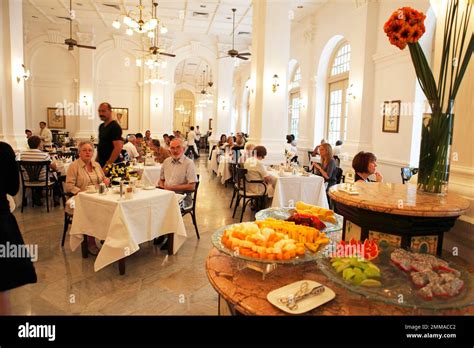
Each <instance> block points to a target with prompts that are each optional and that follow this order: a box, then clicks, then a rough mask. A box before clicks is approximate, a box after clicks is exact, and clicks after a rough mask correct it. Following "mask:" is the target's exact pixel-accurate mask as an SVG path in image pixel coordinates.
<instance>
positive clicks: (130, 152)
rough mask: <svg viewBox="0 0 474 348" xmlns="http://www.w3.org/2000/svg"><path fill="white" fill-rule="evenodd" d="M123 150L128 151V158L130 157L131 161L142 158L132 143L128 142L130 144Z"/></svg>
mask: <svg viewBox="0 0 474 348" xmlns="http://www.w3.org/2000/svg"><path fill="white" fill-rule="evenodd" d="M123 149H124V150H126V151H127V153H128V156H129V157H130V159H134V158H137V157H139V156H140V155H139V154H138V150H137V148H136V147H135V145H133V144H132V143H131V142H128V143H126V144H124V145H123Z"/></svg>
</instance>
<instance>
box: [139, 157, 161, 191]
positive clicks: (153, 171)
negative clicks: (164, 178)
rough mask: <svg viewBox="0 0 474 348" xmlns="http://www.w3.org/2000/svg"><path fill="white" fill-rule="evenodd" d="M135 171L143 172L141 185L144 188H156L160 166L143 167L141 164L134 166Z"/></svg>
mask: <svg viewBox="0 0 474 348" xmlns="http://www.w3.org/2000/svg"><path fill="white" fill-rule="evenodd" d="M134 168H135V169H136V170H139V171H143V173H142V183H143V185H145V186H157V185H158V181H159V180H160V173H161V164H158V163H157V164H155V165H154V166H144V165H143V164H139V165H136V166H135V167H134Z"/></svg>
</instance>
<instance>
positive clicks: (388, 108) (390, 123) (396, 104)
mask: <svg viewBox="0 0 474 348" xmlns="http://www.w3.org/2000/svg"><path fill="white" fill-rule="evenodd" d="M400 105H401V101H400V100H392V101H384V102H383V123H382V132H385V133H398V131H399V127H400Z"/></svg>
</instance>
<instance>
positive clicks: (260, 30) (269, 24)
mask: <svg viewBox="0 0 474 348" xmlns="http://www.w3.org/2000/svg"><path fill="white" fill-rule="evenodd" d="M289 6H290V4H289V2H285V1H278V2H276V1H268V0H259V1H256V2H254V7H253V11H254V13H253V16H254V18H258V20H255V21H253V31H252V34H253V35H252V50H253V51H252V68H251V71H252V74H251V76H252V77H251V79H252V83H251V87H250V88H251V90H252V91H253V93H252V92H251V94H250V97H251V101H250V140H251V141H252V142H253V143H255V144H261V145H264V146H265V147H266V148H267V152H268V155H267V158H268V160H278V161H280V160H281V159H283V157H284V144H285V142H286V141H285V135H286V134H287V132H288V76H287V75H288V61H289V58H290V33H291V26H290V19H289ZM274 75H278V84H279V86H278V89H277V91H276V92H273V91H272V83H273V76H274Z"/></svg>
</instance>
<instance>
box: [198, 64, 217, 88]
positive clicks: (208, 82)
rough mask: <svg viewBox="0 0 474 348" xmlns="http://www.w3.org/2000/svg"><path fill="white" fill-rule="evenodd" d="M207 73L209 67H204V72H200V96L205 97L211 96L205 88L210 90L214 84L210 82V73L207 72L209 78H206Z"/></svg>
mask: <svg viewBox="0 0 474 348" xmlns="http://www.w3.org/2000/svg"><path fill="white" fill-rule="evenodd" d="M208 71H209V66H208V65H206V70H203V71H202V84H201V94H202V95H206V96H212V95H211V93H210V92H208V91H207V90H206V89H207V86H209V88H211V87H212V86H213V85H214V82H212V72H209V77H208V73H207V72H208ZM206 80H207V82H206Z"/></svg>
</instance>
